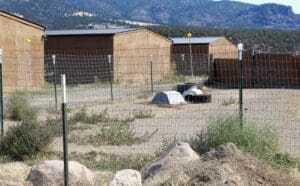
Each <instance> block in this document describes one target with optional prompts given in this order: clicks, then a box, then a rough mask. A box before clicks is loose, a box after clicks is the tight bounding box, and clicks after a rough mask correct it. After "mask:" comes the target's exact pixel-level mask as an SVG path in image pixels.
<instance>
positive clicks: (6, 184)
mask: <svg viewBox="0 0 300 186" xmlns="http://www.w3.org/2000/svg"><path fill="white" fill-rule="evenodd" d="M0 185H1V186H32V184H31V183H30V182H16V181H7V180H0Z"/></svg>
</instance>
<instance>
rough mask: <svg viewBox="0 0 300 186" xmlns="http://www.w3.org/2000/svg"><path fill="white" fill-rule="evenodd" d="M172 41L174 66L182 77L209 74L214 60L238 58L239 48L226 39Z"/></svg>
mask: <svg viewBox="0 0 300 186" xmlns="http://www.w3.org/2000/svg"><path fill="white" fill-rule="evenodd" d="M171 40H172V42H173V44H172V64H174V66H175V67H176V71H177V73H178V74H182V75H198V76H199V75H206V74H209V73H210V72H209V70H210V68H211V67H212V62H213V59H217V58H219V59H220V58H221V59H236V58H237V56H238V48H237V46H236V45H235V44H234V43H232V42H231V41H230V40H228V39H227V38H225V37H192V38H187V37H181V38H171ZM191 55H192V58H191V57H190V56H191Z"/></svg>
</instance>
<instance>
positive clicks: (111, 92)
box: [108, 55, 114, 102]
mask: <svg viewBox="0 0 300 186" xmlns="http://www.w3.org/2000/svg"><path fill="white" fill-rule="evenodd" d="M108 66H109V67H108V68H109V84H110V98H111V101H112V102H113V101H114V94H113V78H114V77H113V74H112V61H111V55H108Z"/></svg>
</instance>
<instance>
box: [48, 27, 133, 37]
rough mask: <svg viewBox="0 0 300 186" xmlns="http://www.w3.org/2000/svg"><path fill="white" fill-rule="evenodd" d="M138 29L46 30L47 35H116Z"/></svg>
mask: <svg viewBox="0 0 300 186" xmlns="http://www.w3.org/2000/svg"><path fill="white" fill-rule="evenodd" d="M134 30H138V28H113V29H99V30H92V29H90V30H46V31H45V34H44V35H45V36H71V35H114V34H118V33H123V32H129V31H134Z"/></svg>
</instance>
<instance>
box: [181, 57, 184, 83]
mask: <svg viewBox="0 0 300 186" xmlns="http://www.w3.org/2000/svg"><path fill="white" fill-rule="evenodd" d="M184 58H185V56H184V54H181V60H182V67H183V71H182V73H183V83H185V68H184V67H185V64H184Z"/></svg>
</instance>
